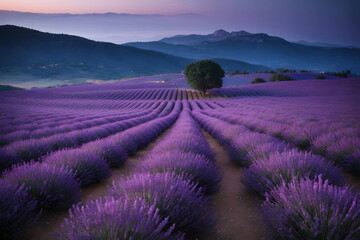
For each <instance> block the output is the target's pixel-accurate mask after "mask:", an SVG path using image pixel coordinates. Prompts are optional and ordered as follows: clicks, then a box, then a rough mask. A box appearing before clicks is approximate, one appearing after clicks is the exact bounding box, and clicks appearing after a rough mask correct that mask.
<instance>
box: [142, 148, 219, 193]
mask: <svg viewBox="0 0 360 240" xmlns="http://www.w3.org/2000/svg"><path fill="white" fill-rule="evenodd" d="M139 171H144V172H151V173H163V172H173V173H175V174H178V175H180V176H182V177H184V178H185V179H189V180H190V181H191V182H193V183H195V184H197V185H198V186H199V187H201V188H202V191H203V192H204V193H205V194H213V193H215V192H216V191H217V190H218V189H219V184H220V181H221V176H220V173H219V168H218V167H217V166H215V165H214V164H213V163H212V162H211V161H210V160H208V158H206V157H205V156H203V155H201V154H196V153H188V152H180V151H173V152H164V153H151V154H150V155H149V156H148V157H147V158H146V160H144V161H143V162H142V164H141V165H140V166H139Z"/></svg>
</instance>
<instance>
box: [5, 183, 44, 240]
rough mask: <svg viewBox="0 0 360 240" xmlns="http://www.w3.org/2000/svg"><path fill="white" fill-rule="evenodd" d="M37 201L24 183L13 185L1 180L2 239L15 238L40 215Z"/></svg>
mask: <svg viewBox="0 0 360 240" xmlns="http://www.w3.org/2000/svg"><path fill="white" fill-rule="evenodd" d="M36 205H37V202H36V200H34V198H33V197H32V196H31V195H29V194H28V193H27V189H26V187H25V186H24V185H21V186H19V187H15V188H14V187H13V186H12V185H9V184H8V183H6V182H5V181H1V180H0V239H13V238H14V237H15V236H18V235H19V234H20V233H21V232H22V230H24V229H25V228H26V227H27V226H29V225H31V224H32V223H34V222H35V221H36V219H37V217H38V216H39V213H37V211H36Z"/></svg>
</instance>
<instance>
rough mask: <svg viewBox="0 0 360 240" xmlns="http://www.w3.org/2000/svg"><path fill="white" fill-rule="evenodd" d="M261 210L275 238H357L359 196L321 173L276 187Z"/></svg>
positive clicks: (359, 219)
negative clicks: (338, 185)
mask: <svg viewBox="0 0 360 240" xmlns="http://www.w3.org/2000/svg"><path fill="white" fill-rule="evenodd" d="M262 210H263V214H264V219H265V222H266V224H267V226H268V228H269V230H270V232H271V235H272V237H273V238H274V239H360V231H359V229H360V199H359V196H358V195H356V194H354V193H353V192H352V191H351V190H350V189H349V188H347V187H344V188H340V187H336V186H332V185H329V182H328V181H327V180H325V181H323V180H322V179H321V177H319V178H318V179H317V180H316V181H314V180H310V179H301V180H300V181H298V180H297V179H295V180H294V181H292V182H290V183H289V184H286V185H283V186H280V187H278V188H276V189H275V190H273V191H271V192H270V193H269V194H268V195H267V197H266V201H265V202H264V204H263V205H262Z"/></svg>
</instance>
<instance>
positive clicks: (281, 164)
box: [242, 150, 343, 196]
mask: <svg viewBox="0 0 360 240" xmlns="http://www.w3.org/2000/svg"><path fill="white" fill-rule="evenodd" d="M319 175H321V176H322V177H323V179H326V180H328V181H329V183H331V184H335V185H340V186H341V185H342V184H343V178H342V175H341V171H340V169H339V168H337V167H335V166H334V165H333V164H332V163H330V162H326V161H325V160H324V159H322V158H321V157H319V156H315V155H312V154H310V153H300V152H297V151H296V150H291V151H287V152H282V153H278V152H274V153H272V154H270V155H269V158H268V159H264V160H258V161H255V162H254V163H253V164H252V165H251V166H250V167H249V168H248V169H244V171H243V177H242V182H243V183H244V184H245V185H246V187H247V188H248V189H249V190H251V191H253V192H255V193H258V194H260V195H262V196H264V195H265V193H266V192H268V191H270V190H272V189H274V188H275V187H278V186H280V185H281V184H283V183H284V182H285V183H289V182H290V181H292V180H295V179H296V180H300V179H302V178H309V179H317V177H318V176H319Z"/></svg>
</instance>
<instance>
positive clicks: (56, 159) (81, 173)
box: [44, 149, 111, 186]
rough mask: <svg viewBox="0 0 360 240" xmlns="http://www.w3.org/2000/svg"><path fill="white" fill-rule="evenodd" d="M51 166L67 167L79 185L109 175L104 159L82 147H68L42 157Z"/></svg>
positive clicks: (102, 178) (97, 180)
mask: <svg viewBox="0 0 360 240" xmlns="http://www.w3.org/2000/svg"><path fill="white" fill-rule="evenodd" d="M44 162H45V163H47V164H49V165H52V166H59V167H61V166H64V167H68V168H69V169H70V170H71V171H72V172H73V173H74V174H75V176H76V179H77V180H78V181H79V182H80V184H81V186H85V185H88V184H91V183H94V182H99V181H101V180H104V179H106V178H109V177H110V176H111V169H110V167H109V164H107V162H106V160H105V159H104V158H102V157H101V156H99V155H98V154H96V153H94V152H92V151H88V150H83V149H68V150H62V151H58V152H55V153H53V154H51V155H49V156H48V157H46V158H45V159H44Z"/></svg>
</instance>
